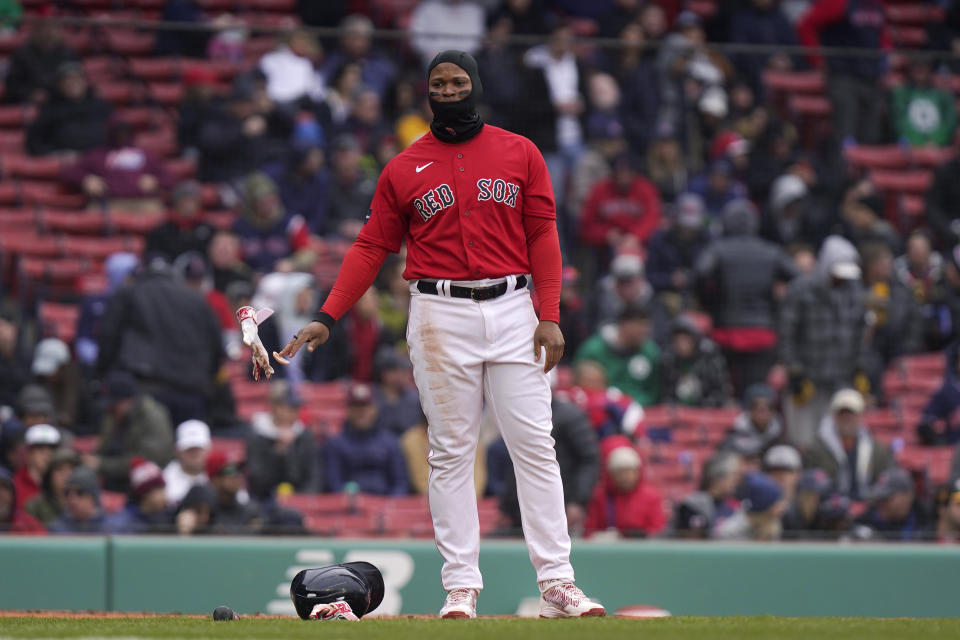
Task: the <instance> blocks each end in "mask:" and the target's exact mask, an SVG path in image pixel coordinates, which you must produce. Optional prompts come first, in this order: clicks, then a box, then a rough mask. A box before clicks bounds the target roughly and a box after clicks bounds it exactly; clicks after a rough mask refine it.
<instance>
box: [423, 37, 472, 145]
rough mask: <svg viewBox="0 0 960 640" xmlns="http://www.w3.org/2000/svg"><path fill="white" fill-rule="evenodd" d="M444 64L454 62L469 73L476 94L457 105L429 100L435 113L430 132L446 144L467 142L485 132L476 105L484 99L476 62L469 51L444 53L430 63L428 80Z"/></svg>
mask: <svg viewBox="0 0 960 640" xmlns="http://www.w3.org/2000/svg"><path fill="white" fill-rule="evenodd" d="M444 62H452V63H453V64H455V65H457V66H458V67H460V68H461V69H463V70H464V71H466V72H467V75H468V76H470V81H471V82H472V83H473V90H472V91H471V92H470V95H468V96H467V97H466V98H464V99H463V100H458V101H456V102H437V101H436V100H434V99H433V98H429V100H430V109H431V111H433V122H431V123H430V130H431V131H433V135H435V136H436V137H437V138H439V139H440V140H443V141H444V142H466V141H467V140H469V139H470V138H472V137H473V136H475V135H477V134H478V133H480V130H481V129H483V120H481V119H480V113H479V112H478V111H477V101H478V100H479V99H480V96H481V95H483V85H482V84H480V73H479V72H478V71H477V61H476V60H474V59H473V56H471V55H470V54H469V53H467V52H466V51H457V50H456V49H449V50H447V51H441V52H440V53H438V54H437V55H436V57H434V59H433V60H432V61H431V62H430V67H429V68H428V69H427V78H428V80H429V78H430V72H431V71H433V68H434V67H436V66H437V65H438V64H442V63H444ZM428 91H429V88H428Z"/></svg>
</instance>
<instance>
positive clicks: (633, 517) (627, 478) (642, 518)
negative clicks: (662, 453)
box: [586, 446, 667, 537]
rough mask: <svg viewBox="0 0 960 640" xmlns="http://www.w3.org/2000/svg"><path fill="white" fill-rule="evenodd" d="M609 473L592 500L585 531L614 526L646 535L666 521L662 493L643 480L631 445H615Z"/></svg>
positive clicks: (629, 533) (609, 458)
mask: <svg viewBox="0 0 960 640" xmlns="http://www.w3.org/2000/svg"><path fill="white" fill-rule="evenodd" d="M605 465H606V467H605V468H606V474H605V478H604V480H603V481H602V482H600V483H598V484H597V488H596V490H595V491H594V492H593V498H592V499H591V500H590V507H589V510H588V515H587V521H586V533H587V534H588V535H589V534H591V533H594V532H596V531H605V530H607V529H615V530H616V531H617V532H619V533H620V534H621V535H624V536H630V537H646V536H650V535H653V534H655V533H658V532H659V531H660V530H662V529H663V528H664V527H665V526H666V525H667V517H666V514H665V513H664V511H663V496H661V495H660V492H659V491H658V490H657V489H656V488H655V487H653V486H651V485H650V484H649V483H647V482H646V481H644V479H643V473H642V466H643V463H642V462H641V460H640V454H638V453H637V450H636V449H634V448H633V447H631V446H620V447H617V448H615V449H613V450H612V451H611V452H610V454H609V455H608V456H607V459H606V463H605Z"/></svg>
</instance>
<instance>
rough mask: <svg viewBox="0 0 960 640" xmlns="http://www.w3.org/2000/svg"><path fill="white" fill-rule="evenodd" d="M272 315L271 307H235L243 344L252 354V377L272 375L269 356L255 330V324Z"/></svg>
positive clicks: (258, 378)
mask: <svg viewBox="0 0 960 640" xmlns="http://www.w3.org/2000/svg"><path fill="white" fill-rule="evenodd" d="M272 315H273V309H260V310H259V311H257V310H256V309H254V308H253V307H240V308H239V309H237V320H238V321H239V322H240V331H241V333H242V334H243V344H245V345H247V346H248V347H250V349H251V351H252V353H253V355H252V360H253V379H254V380H260V376H261V375H264V376H265V377H267V378H269V377H270V376H272V375H273V367H271V366H270V356H269V355H268V354H267V350H266V349H265V348H264V346H263V343H262V342H260V334H259V333H258V332H257V325H259V324H260V323H261V322H263V321H264V320H266V319H267V318H269V317H270V316H272Z"/></svg>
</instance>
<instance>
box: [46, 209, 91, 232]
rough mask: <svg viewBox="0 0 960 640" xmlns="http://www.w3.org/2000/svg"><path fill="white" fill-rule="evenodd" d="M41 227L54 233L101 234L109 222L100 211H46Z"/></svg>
mask: <svg viewBox="0 0 960 640" xmlns="http://www.w3.org/2000/svg"><path fill="white" fill-rule="evenodd" d="M40 227H41V228H42V229H43V230H45V231H48V232H54V233H68V234H69V233H77V234H84V233H86V234H101V233H103V231H104V230H105V229H106V227H107V220H106V218H105V216H104V215H103V214H102V213H100V212H98V211H44V212H43V213H42V214H41V215H40Z"/></svg>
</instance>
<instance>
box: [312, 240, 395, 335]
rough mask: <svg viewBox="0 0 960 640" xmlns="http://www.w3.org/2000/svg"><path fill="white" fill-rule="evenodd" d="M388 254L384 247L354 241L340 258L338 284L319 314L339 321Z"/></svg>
mask: <svg viewBox="0 0 960 640" xmlns="http://www.w3.org/2000/svg"><path fill="white" fill-rule="evenodd" d="M388 253H389V252H388V251H387V250H386V249H384V248H383V247H378V246H377V245H375V244H373V243H371V242H368V241H366V240H363V239H362V238H357V240H356V242H354V243H353V246H351V247H350V249H349V250H348V251H347V255H345V256H344V257H343V264H342V265H340V273H338V274H337V281H336V282H334V283H333V289H331V290H330V294H329V295H328V296H327V299H326V300H325V301H324V303H323V307H321V309H320V311H321V313H328V314H330V316H331V317H332V318H333V319H334V320H339V319H340V317H341V316H343V314H345V313H346V312H347V311H349V310H350V307H352V306H353V305H354V304H356V302H357V300H359V299H360V297H361V296H362V295H363V294H364V293H366V291H367V289H369V288H370V285H372V284H373V281H374V280H375V279H376V277H377V273H379V271H380V267H381V266H382V265H383V261H384V260H386V259H387V254H388Z"/></svg>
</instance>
